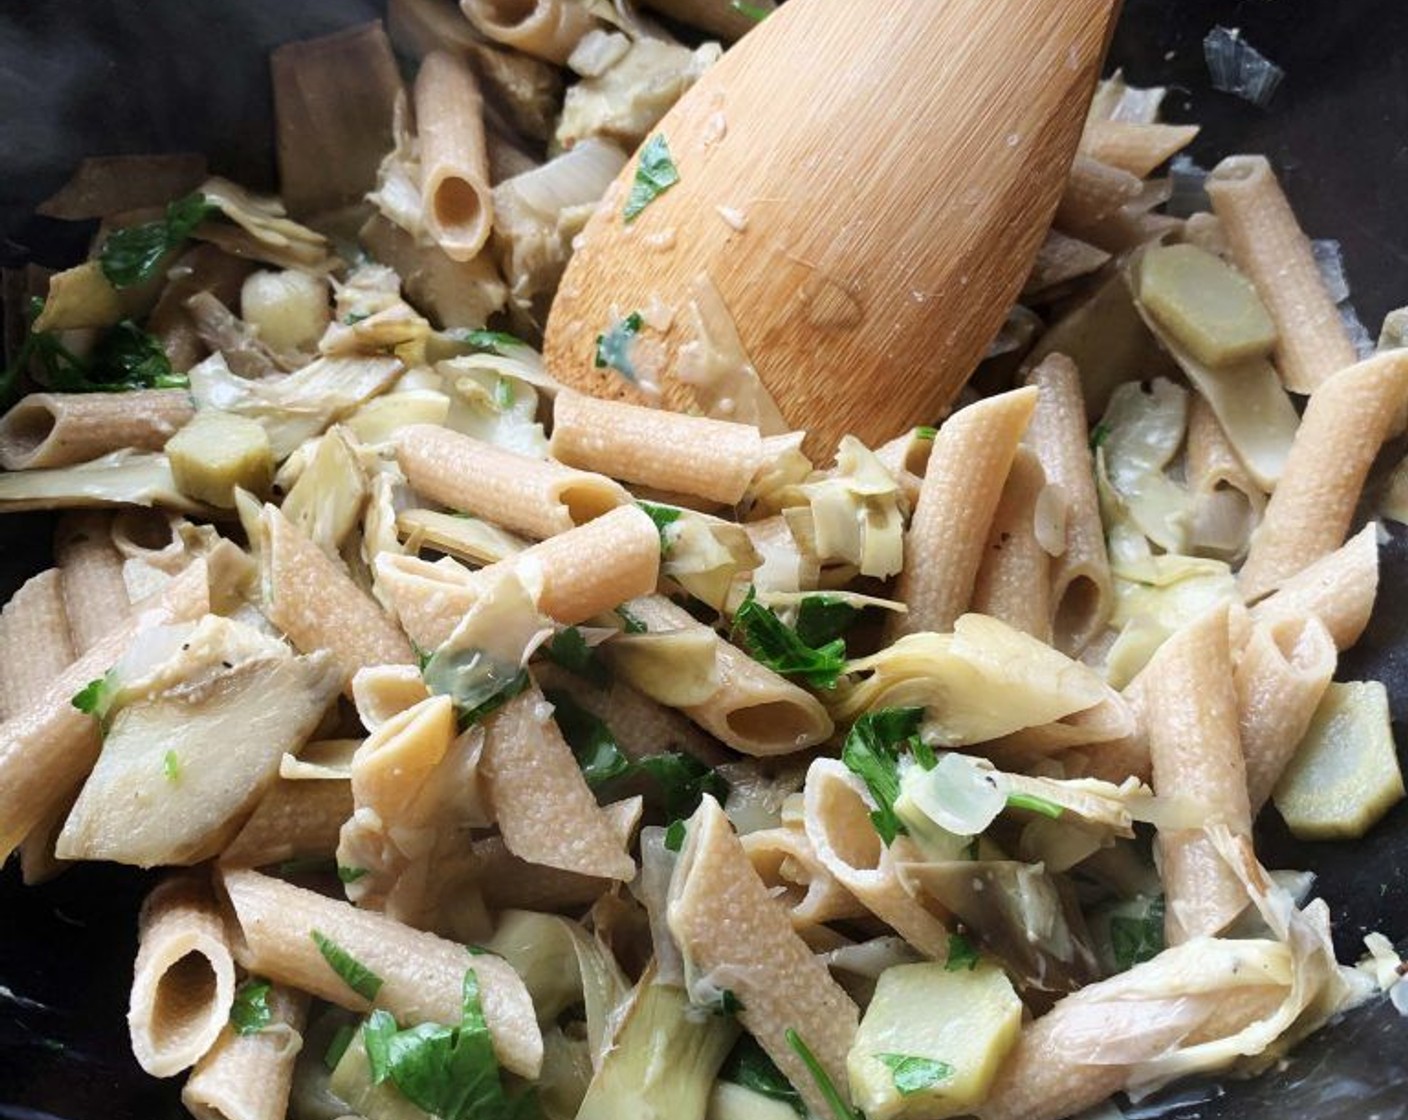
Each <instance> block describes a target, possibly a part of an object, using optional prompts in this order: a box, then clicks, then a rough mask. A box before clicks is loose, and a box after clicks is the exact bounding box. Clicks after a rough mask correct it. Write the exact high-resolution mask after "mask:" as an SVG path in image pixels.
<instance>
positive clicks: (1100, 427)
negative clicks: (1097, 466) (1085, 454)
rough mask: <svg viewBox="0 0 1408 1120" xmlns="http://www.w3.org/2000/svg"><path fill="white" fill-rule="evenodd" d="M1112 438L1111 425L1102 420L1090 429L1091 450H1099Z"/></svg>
mask: <svg viewBox="0 0 1408 1120" xmlns="http://www.w3.org/2000/svg"><path fill="white" fill-rule="evenodd" d="M1109 438H1110V425H1109V424H1107V423H1105V421H1103V420H1101V421H1100V423H1098V424H1096V425H1095V427H1093V428H1091V429H1090V450H1091V451H1096V450H1098V449H1099V448H1100V447H1101V446H1102V445H1103V444H1104V443H1105V441H1106V440H1107V439H1109Z"/></svg>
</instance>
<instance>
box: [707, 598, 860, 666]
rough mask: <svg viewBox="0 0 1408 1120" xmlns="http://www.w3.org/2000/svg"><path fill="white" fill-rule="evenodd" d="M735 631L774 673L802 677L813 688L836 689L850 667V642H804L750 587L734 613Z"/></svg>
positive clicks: (754, 656)
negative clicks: (764, 604)
mask: <svg viewBox="0 0 1408 1120" xmlns="http://www.w3.org/2000/svg"><path fill="white" fill-rule="evenodd" d="M733 632H734V634H736V635H741V637H742V639H743V646H744V647H745V648H746V649H747V650H748V652H749V653H750V654H752V656H753V658H754V660H756V661H758V662H759V663H760V664H763V665H766V666H767V667H768V668H769V669H772V670H773V671H774V672H778V673H781V674H783V675H784V676H789V677H798V678H800V679H801V680H802V681H804V682H805V683H806V684H809V685H811V686H812V687H813V688H834V687H836V681H837V678H839V677H840V675H841V672H842V670H843V669H844V668H845V666H846V643H845V642H844V641H842V640H841V639H839V638H837V639H836V640H834V641H831V642H827V643H825V644H824V645H822V646H821V647H820V648H815V649H814V648H813V647H812V646H810V645H808V644H807V643H806V642H804V641H803V640H802V639H801V637H799V636H798V634H797V632H796V631H795V630H793V629H791V628H790V627H788V626H787V625H785V624H784V623H783V621H782V620H781V619H780V618H778V617H777V615H776V614H774V613H773V612H772V611H771V610H770V609H769V608H767V607H765V606H763V604H762V603H760V602H758V596H757V591H756V589H755V588H753V587H752V586H750V587H749V588H748V594H747V595H745V596H744V597H743V602H741V603H740V604H739V605H738V610H737V611H735V612H734V615H733Z"/></svg>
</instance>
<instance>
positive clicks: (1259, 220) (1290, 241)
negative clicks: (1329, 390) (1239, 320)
mask: <svg viewBox="0 0 1408 1120" xmlns="http://www.w3.org/2000/svg"><path fill="white" fill-rule="evenodd" d="M1207 192H1208V197H1209V198H1211V199H1212V206H1213V212H1214V213H1215V214H1216V215H1217V217H1218V218H1219V219H1220V220H1221V222H1222V228H1223V231H1224V232H1225V233H1226V235H1227V240H1228V243H1229V244H1230V245H1231V247H1232V257H1233V260H1235V261H1236V262H1237V267H1238V268H1240V269H1241V270H1242V271H1243V272H1245V273H1246V274H1247V275H1248V276H1249V277H1250V278H1251V281H1252V283H1253V284H1255V285H1256V291H1257V295H1259V296H1261V300H1262V302H1263V303H1264V304H1266V309H1267V310H1268V311H1269V312H1270V313H1271V318H1272V321H1273V322H1275V324H1276V333H1277V341H1276V351H1275V361H1276V369H1277V372H1279V373H1280V375H1281V379H1282V381H1284V382H1285V384H1286V388H1287V389H1290V390H1291V392H1293V393H1310V392H1313V391H1314V390H1316V389H1317V388H1319V387H1320V385H1321V383H1322V382H1324V381H1325V379H1326V378H1327V377H1329V376H1330V375H1331V374H1333V373H1335V372H1336V371H1338V370H1341V369H1343V368H1344V367H1345V366H1347V365H1350V364H1352V363H1353V361H1354V359H1355V352H1354V344H1353V343H1352V342H1350V340H1349V334H1348V333H1347V332H1346V331H1345V328H1344V323H1343V321H1342V320H1341V319H1340V315H1339V311H1338V310H1337V309H1336V308H1335V304H1334V301H1333V300H1332V299H1331V298H1330V293H1329V292H1328V291H1327V290H1326V288H1325V282H1324V281H1323V280H1322V279H1321V278H1320V270H1319V268H1317V267H1316V264H1315V257H1314V255H1313V254H1312V253H1311V250H1310V241H1309V240H1308V239H1307V238H1306V236H1305V234H1304V233H1302V232H1301V228H1300V225H1299V224H1298V223H1297V222H1296V216H1295V213H1294V212H1293V211H1292V210H1291V204H1290V202H1289V201H1287V199H1286V195H1285V193H1284V192H1283V191H1282V190H1281V184H1280V183H1279V182H1277V179H1276V173H1275V172H1274V171H1272V170H1271V164H1270V163H1269V162H1267V160H1266V158H1265V157H1264V156H1229V157H1227V158H1226V159H1224V160H1223V161H1222V162H1221V163H1219V164H1218V165H1217V166H1216V167H1214V168H1213V169H1212V173H1211V174H1210V175H1209V176H1208V179H1207Z"/></svg>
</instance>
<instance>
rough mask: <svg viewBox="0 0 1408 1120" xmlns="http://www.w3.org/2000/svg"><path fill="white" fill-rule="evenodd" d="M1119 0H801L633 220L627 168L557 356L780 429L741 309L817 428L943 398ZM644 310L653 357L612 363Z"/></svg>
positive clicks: (690, 111) (709, 80)
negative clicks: (753, 384) (618, 338)
mask: <svg viewBox="0 0 1408 1120" xmlns="http://www.w3.org/2000/svg"><path fill="white" fill-rule="evenodd" d="M1116 6H1117V5H1116V4H1115V2H1114V0H885V2H884V3H876V2H875V0H789V2H788V3H786V4H784V5H783V6H782V7H781V8H780V9H779V10H778V11H777V12H776V13H775V14H774V15H772V16H770V17H769V18H768V19H767V20H766V21H765V22H764V23H762V24H761V25H760V26H759V27H758V28H757V29H756V30H754V31H752V32H750V33H749V34H748V35H747V36H745V37H744V39H743V40H742V41H741V42H740V43H739V44H738V45H737V46H735V47H734V48H733V49H732V50H731V51H729V52H728V53H727V54H726V55H725V56H724V58H723V59H722V60H721V61H720V62H719V63H718V64H717V65H715V66H714V67H713V68H712V69H711V70H710V71H709V72H708V73H707V74H706V75H705V76H704V77H703V78H702V79H701V80H700V82H699V83H698V84H697V85H696V86H695V87H694V88H693V89H692V90H690V92H689V93H688V94H687V95H686V96H685V97H684V98H682V99H681V100H680V102H679V103H678V104H677V105H676V106H675V107H674V108H673V109H672V110H671V111H670V113H669V114H667V115H666V117H665V118H664V120H663V121H662V122H661V124H660V125H659V127H658V128H657V129H656V133H655V134H658V135H663V136H664V137H665V138H666V140H667V142H668V145H669V148H670V152H671V155H672V157H673V160H674V163H675V165H676V167H677V168H678V171H679V176H680V179H679V182H678V183H677V184H675V185H674V186H672V187H670V188H669V189H668V190H667V191H666V192H665V193H663V194H662V195H660V196H659V197H658V198H656V199H655V200H654V201H653V202H651V203H650V204H649V205H648V206H647V207H646V208H645V210H644V211H643V212H642V213H640V214H639V216H638V217H636V218H635V220H634V221H630V222H627V221H625V220H624V218H623V213H622V212H623V207H624V203H625V200H626V196H627V193H628V192H629V189H630V183H631V181H632V179H633V178H634V175H635V169H636V161H635V160H632V161H631V162H630V163H629V164H628V165H627V167H626V169H625V170H624V171H623V172H622V174H621V176H620V177H619V178H618V179H617V181H616V182H615V183H614V184H613V185H612V187H611V189H610V190H609V191H608V192H607V194H606V196H605V198H604V200H603V202H602V205H601V207H600V209H599V210H598V211H597V213H596V214H595V215H594V216H593V218H592V219H591V221H590V222H589V223H588V224H587V227H586V230H585V231H584V233H583V235H582V238H581V240H580V242H579V245H578V248H577V250H576V253H575V254H574V256H573V258H572V260H571V262H570V263H569V265H568V268H567V271H566V274H565V276H564V278H563V282H562V285H561V287H560V288H559V290H558V294H557V298H556V300H555V302H554V304H553V307H552V312H551V315H550V317H549V319H548V325H547V333H546V341H545V346H544V350H545V354H546V358H547V362H548V367H549V369H550V370H551V372H552V373H553V374H554V375H555V376H556V377H558V378H559V379H560V380H562V381H563V382H565V383H567V384H569V385H572V386H574V387H575V388H578V389H580V390H582V391H584V392H589V393H593V394H595V395H597V396H608V397H619V398H622V399H626V400H631V401H636V402H639V403H644V404H660V405H664V406H666V407H670V408H675V409H681V410H687V411H704V412H706V413H707V414H710V415H716V416H720V417H721V418H725V419H728V418H735V419H741V420H751V421H753V422H758V421H759V420H762V421H763V426H764V427H765V430H766V428H767V427H768V426H769V425H768V423H767V419H768V418H767V416H766V415H764V414H763V413H765V412H766V409H765V408H764V409H763V410H762V412H761V413H760V412H758V411H757V410H755V409H754V408H753V407H752V405H750V403H749V400H750V398H749V395H748V394H747V392H746V391H744V390H745V388H746V375H745V376H742V377H740V376H738V375H736V374H730V373H729V372H728V370H729V369H730V368H732V367H734V366H737V365H739V364H741V363H737V362H732V361H730V360H729V359H728V354H729V353H730V352H731V351H732V348H731V347H730V346H728V345H723V346H722V348H721V347H720V336H727V335H728V334H729V333H730V332H731V331H732V330H735V329H736V338H737V341H739V342H741V344H742V349H743V351H744V352H746V356H747V359H748V361H750V362H751V364H752V365H753V366H754V367H755V368H756V370H757V373H758V375H760V376H761V379H762V383H763V385H765V386H766V389H767V391H768V392H769V393H770V394H771V397H772V399H773V400H775V401H776V404H777V406H778V407H779V408H780V410H781V414H782V417H783V418H785V422H786V424H787V425H789V426H791V427H797V428H801V427H805V428H808V429H810V430H811V431H812V433H813V437H814V439H813V444H812V446H813V448H814V450H828V451H829V450H830V449H831V448H833V447H834V446H835V443H836V441H837V439H839V437H840V436H841V435H843V434H845V433H847V432H849V433H851V434H854V435H856V436H858V437H859V438H861V439H862V440H864V441H866V442H867V443H869V444H871V445H874V444H876V443H878V442H881V441H883V440H885V439H887V438H889V437H891V436H893V435H895V434H897V433H898V432H899V431H901V430H902V429H903V428H905V427H906V426H908V425H912V424H916V423H927V422H930V421H932V420H933V419H934V418H936V417H937V416H938V415H939V413H940V411H941V409H942V408H943V406H944V405H945V404H946V403H947V402H948V401H949V400H950V398H951V397H952V396H953V394H954V393H955V392H956V391H957V389H958V388H959V386H960V385H962V383H963V382H964V380H966V378H967V377H968V376H969V374H970V373H971V372H972V370H973V368H974V366H975V365H976V364H977V362H978V360H979V359H980V358H981V356H982V354H983V351H984V349H985V348H986V347H987V345H988V344H989V343H990V342H991V340H992V338H993V337H994V335H995V334H996V332H997V330H998V328H999V326H1000V325H1001V322H1002V320H1003V317H1004V315H1005V313H1006V311H1007V309H1008V307H1009V306H1010V305H1011V303H1012V301H1013V300H1014V299H1015V298H1016V295H1017V292H1018V290H1019V289H1020V287H1021V284H1022V281H1023V280H1024V279H1025V277H1026V275H1027V273H1028V272H1029V271H1030V269H1031V265H1032V262H1033V260H1034V259H1035V255H1036V251H1037V248H1038V246H1039V245H1040V243H1041V240H1042V237H1043V234H1044V232H1045V230H1046V228H1047V227H1048V225H1049V224H1050V221H1051V216H1052V214H1053V212H1054V210H1055V207H1056V203H1057V200H1058V199H1059V197H1060V193H1061V190H1062V186H1063V184H1064V182H1065V177H1066V174H1067V171H1068V169H1069V167H1070V164H1071V160H1072V158H1073V156H1074V153H1075V148H1076V144H1077V141H1078V140H1079V137H1080V131H1081V126H1082V122H1083V120H1084V117H1085V112H1086V106H1087V104H1088V102H1089V98H1090V94H1091V91H1092V89H1093V88H1094V83H1095V79H1096V77H1097V75H1098V71H1099V66H1100V62H1101V58H1102V56H1103V53H1104V49H1105V45H1106V42H1107V39H1108V34H1109V31H1110V29H1111V27H1112V26H1113V21H1114V16H1115V11H1114V9H1115V7H1116ZM710 308H712V310H710ZM701 309H702V310H701ZM632 312H638V313H640V314H641V316H642V322H641V325H640V327H639V330H638V332H637V337H636V339H635V341H634V343H633V344H632V345H631V347H630V353H631V356H632V358H633V359H638V360H633V361H631V362H630V363H626V364H629V365H631V366H632V367H633V369H634V371H635V374H636V377H635V379H632V378H629V377H627V376H624V375H622V374H621V373H619V372H618V371H617V370H616V369H614V368H612V367H611V366H606V367H602V366H598V365H597V364H595V358H596V352H597V345H596V340H597V336H598V335H600V334H602V333H604V332H606V331H608V330H609V329H610V328H611V327H612V326H613V325H614V324H617V323H619V322H621V321H622V320H623V319H625V318H626V317H628V316H629V315H630V314H631V313H632ZM701 316H702V318H701ZM701 334H704V335H708V336H709V338H708V341H707V342H701V340H700V336H701ZM627 341H628V342H629V341H630V340H629V339H628V340H627ZM728 341H729V340H728V339H727V338H724V339H723V342H724V343H727V342H728ZM691 343H695V344H696V345H695V346H694V347H693V349H694V351H695V353H693V354H690V353H689V352H688V351H689V349H690V344H691ZM701 355H702V356H703V357H705V358H709V357H712V358H713V359H714V360H713V361H712V363H710V362H708V361H704V362H701V361H700V358H701ZM720 355H723V356H722V357H721V356H720ZM682 357H683V359H684V361H683V364H682ZM711 370H712V372H711ZM681 373H683V374H684V375H685V376H686V377H689V378H691V379H692V380H693V381H694V382H695V383H694V384H691V383H690V382H689V381H686V380H684V379H683V378H682V377H681ZM711 377H712V378H713V380H712V381H710V380H709V379H710V378H711ZM701 382H703V384H701ZM777 424H778V421H777V419H776V417H774V418H773V423H772V425H771V426H773V427H776V426H777Z"/></svg>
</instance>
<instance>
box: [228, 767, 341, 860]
mask: <svg viewBox="0 0 1408 1120" xmlns="http://www.w3.org/2000/svg"><path fill="white" fill-rule="evenodd" d="M352 808H353V806H352V788H351V785H350V783H349V782H347V781H346V780H345V779H344V780H337V779H329V780H325V781H292V780H290V779H288V778H279V779H278V780H277V781H275V782H274V784H273V785H272V786H270V787H269V790H268V792H267V793H265V794H264V796H263V797H262V798H260V799H259V804H257V805H256V806H255V807H254V812H253V813H251V814H250V816H249V819H248V820H247V821H245V822H244V826H243V827H242V828H241V829H240V830H239V832H238V833H236V834H235V838H234V839H233V840H231V841H230V843H229V846H228V847H226V848H225V850H224V851H223V852H222V853H221V854H220V862H221V864H223V865H225V866H228V867H266V866H268V865H269V864H274V863H284V862H285V861H288V860H303V859H320V858H327V859H331V858H332V856H333V853H335V852H336V851H337V838H338V834H339V833H340V832H341V830H342V826H343V824H344V823H345V822H346V820H347V819H348V818H349V817H350V816H351V815H352Z"/></svg>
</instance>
